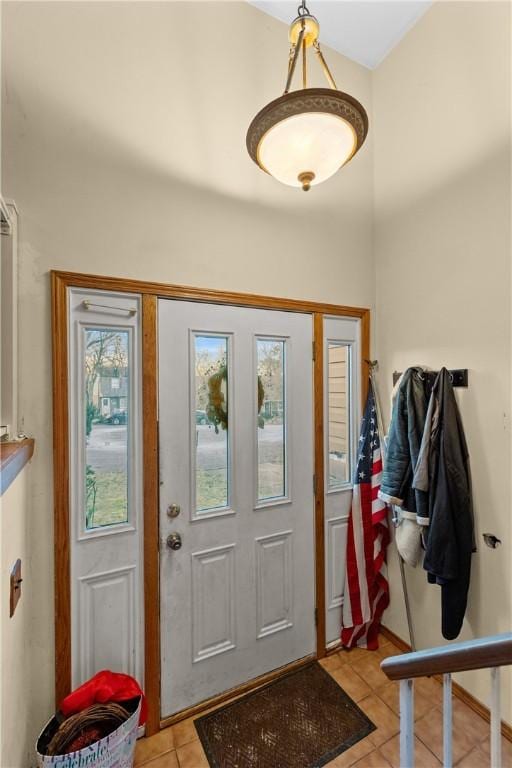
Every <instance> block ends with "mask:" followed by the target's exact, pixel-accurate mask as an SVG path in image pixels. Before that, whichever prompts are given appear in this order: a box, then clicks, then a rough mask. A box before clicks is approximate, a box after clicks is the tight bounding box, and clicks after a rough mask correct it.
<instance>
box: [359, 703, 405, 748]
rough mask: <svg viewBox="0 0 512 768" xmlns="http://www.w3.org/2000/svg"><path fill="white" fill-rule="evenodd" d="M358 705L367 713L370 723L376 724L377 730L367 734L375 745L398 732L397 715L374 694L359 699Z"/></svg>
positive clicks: (398, 722)
mask: <svg viewBox="0 0 512 768" xmlns="http://www.w3.org/2000/svg"><path fill="white" fill-rule="evenodd" d="M359 706H360V707H361V709H362V710H363V711H364V712H365V713H366V714H367V715H368V717H369V718H370V720H371V721H372V723H374V725H376V726H377V730H376V731H373V733H370V735H369V736H368V738H369V739H371V740H372V741H373V743H374V744H375V746H376V747H380V745H381V744H384V742H386V741H389V739H390V738H391V737H392V736H394V735H395V734H397V733H398V732H399V730H400V721H399V719H398V717H397V716H396V715H395V713H394V712H393V711H392V710H391V709H390V708H389V707H388V706H386V704H384V702H383V701H381V699H379V698H378V696H376V695H375V694H372V695H371V696H367V697H366V698H365V699H363V700H362V701H360V702H359Z"/></svg>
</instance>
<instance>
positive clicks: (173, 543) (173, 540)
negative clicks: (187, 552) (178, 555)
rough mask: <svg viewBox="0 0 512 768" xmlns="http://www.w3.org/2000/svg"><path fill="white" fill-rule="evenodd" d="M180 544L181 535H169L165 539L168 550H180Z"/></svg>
mask: <svg viewBox="0 0 512 768" xmlns="http://www.w3.org/2000/svg"><path fill="white" fill-rule="evenodd" d="M182 543H183V542H182V541H181V534H179V533H170V534H169V535H168V537H167V546H168V547H169V549H174V550H176V549H181V545H182Z"/></svg>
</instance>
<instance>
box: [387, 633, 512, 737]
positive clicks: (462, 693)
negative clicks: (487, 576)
mask: <svg viewBox="0 0 512 768" xmlns="http://www.w3.org/2000/svg"><path fill="white" fill-rule="evenodd" d="M380 631H381V634H382V635H383V636H384V637H387V639H388V640H390V641H391V642H392V643H393V645H396V647H397V648H399V649H400V650H401V651H404V653H410V652H411V650H412V648H411V646H410V645H409V643H406V642H405V640H402V638H401V637H399V636H398V635H395V633H394V632H392V631H391V630H390V629H388V628H387V627H383V626H381V628H380ZM434 677H435V679H436V680H438V681H439V682H440V683H442V682H443V677H442V675H434ZM452 691H453V695H454V696H456V697H457V698H458V699H460V700H461V701H463V702H464V704H467V705H468V707H469V708H470V709H472V710H473V712H476V713H477V715H480V717H483V719H484V720H486V721H487V722H488V723H490V722H491V713H490V710H489V707H486V706H485V704H482V702H481V701H479V700H478V699H477V698H475V697H474V696H473V695H472V694H471V693H469V691H467V690H466V689H465V688H463V687H462V685H460V684H459V683H456V682H455V681H454V682H453V683H452ZM501 735H502V736H503V737H504V738H505V739H507V740H508V741H512V726H511V725H509V724H508V723H506V722H505V721H504V720H502V721H501Z"/></svg>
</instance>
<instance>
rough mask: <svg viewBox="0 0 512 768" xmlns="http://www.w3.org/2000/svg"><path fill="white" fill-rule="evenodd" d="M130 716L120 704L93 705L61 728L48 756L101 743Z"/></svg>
mask: <svg viewBox="0 0 512 768" xmlns="http://www.w3.org/2000/svg"><path fill="white" fill-rule="evenodd" d="M129 716H130V714H129V712H127V710H126V709H125V708H124V707H122V706H121V705H120V704H116V703H115V702H109V703H108V704H93V705H92V706H91V707H88V708H87V709H84V710H83V711H82V712H78V713H77V714H76V715H71V717H68V718H67V719H66V720H64V722H63V723H62V724H61V725H60V726H59V728H58V730H57V732H56V733H55V735H54V736H53V737H52V740H51V741H50V743H49V744H48V748H47V751H46V754H47V755H66V754H68V753H69V752H75V751H78V750H80V749H83V748H84V747H87V746H89V745H90V744H93V743H94V742H96V741H100V739H103V738H104V737H105V736H108V734H110V733H112V732H113V731H115V730H116V728H119V726H120V725H121V724H122V723H124V722H125V721H126V720H127V719H128V717H129Z"/></svg>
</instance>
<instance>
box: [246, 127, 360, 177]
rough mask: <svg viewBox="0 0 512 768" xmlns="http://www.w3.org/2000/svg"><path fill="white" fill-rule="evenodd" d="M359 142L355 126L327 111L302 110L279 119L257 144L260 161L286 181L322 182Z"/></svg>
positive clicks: (271, 173)
mask: <svg viewBox="0 0 512 768" xmlns="http://www.w3.org/2000/svg"><path fill="white" fill-rule="evenodd" d="M356 146H357V137H356V134H355V131H354V129H353V128H352V126H351V125H350V123H347V122H346V121H345V120H343V118H341V117H338V116H337V115H332V114H329V113H326V112H302V113H300V114H298V115H293V116H292V117H287V118H286V119H285V120H281V121H280V122H279V123H276V124H275V125H274V126H273V127H272V128H271V129H270V130H269V131H267V133H265V134H264V135H263V136H262V138H261V141H260V143H259V145H258V164H259V165H260V166H261V167H262V168H264V169H265V170H266V171H267V173H269V174H270V175H271V176H273V177H274V178H275V179H277V180H278V181H281V182H282V183H283V184H289V185H290V186H292V187H302V186H303V182H302V180H301V179H302V178H303V177H304V175H308V174H309V175H310V183H311V186H312V185H314V184H320V182H322V181H325V180H326V179H328V178H329V177H330V176H332V175H333V174H335V173H336V171H337V170H338V169H339V168H341V166H342V165H344V164H345V163H346V162H347V160H349V159H350V158H351V157H352V155H353V154H354V151H355V149H356Z"/></svg>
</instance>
